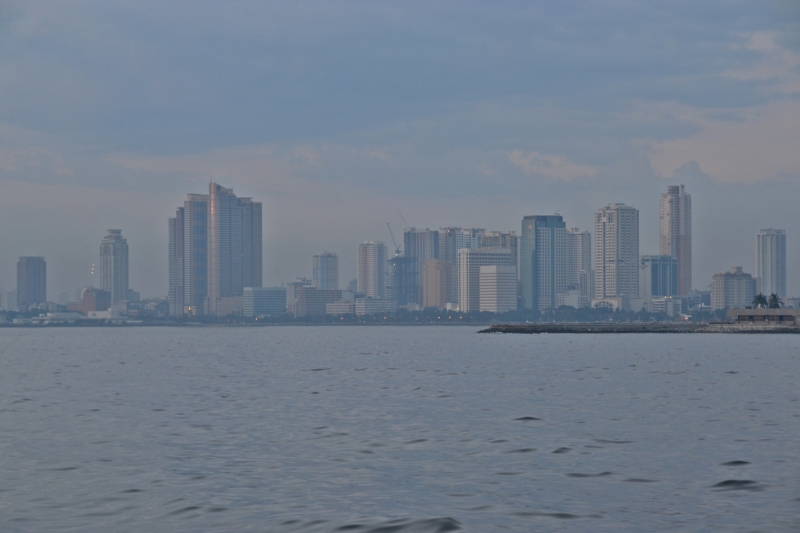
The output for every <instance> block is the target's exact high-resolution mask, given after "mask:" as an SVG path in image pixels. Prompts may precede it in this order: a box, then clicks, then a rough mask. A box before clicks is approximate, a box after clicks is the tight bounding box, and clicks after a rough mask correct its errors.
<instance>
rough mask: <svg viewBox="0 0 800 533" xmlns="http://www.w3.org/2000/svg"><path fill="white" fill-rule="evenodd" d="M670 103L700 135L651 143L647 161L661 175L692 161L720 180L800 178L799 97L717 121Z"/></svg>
mask: <svg viewBox="0 0 800 533" xmlns="http://www.w3.org/2000/svg"><path fill="white" fill-rule="evenodd" d="M670 107H672V110H673V112H674V113H675V114H676V115H679V116H680V117H681V119H682V120H686V121H689V122H692V123H693V124H695V125H696V126H697V128H698V133H696V134H695V135H693V136H691V137H688V138H681V139H673V140H668V141H664V142H657V143H653V144H652V146H651V152H650V156H649V159H650V163H651V164H652V166H653V168H654V169H655V170H656V172H658V173H659V174H661V175H662V176H669V175H671V174H672V173H673V171H674V170H675V169H677V168H679V167H680V166H681V165H683V164H684V163H687V162H689V161H696V162H697V163H698V164H699V166H700V168H702V169H703V171H705V172H706V173H708V174H709V175H711V177H712V178H713V179H714V180H715V181H718V182H720V183H757V182H761V181H765V180H772V179H775V178H781V179H791V180H797V181H800V150H798V149H797V139H800V101H798V100H782V101H774V102H771V103H769V104H767V105H763V106H759V107H757V108H753V109H747V110H741V111H738V112H737V115H738V116H739V117H741V120H739V121H730V120H718V119H715V118H712V117H709V116H708V114H706V113H704V112H703V111H702V110H696V109H692V108H689V107H686V106H670Z"/></svg>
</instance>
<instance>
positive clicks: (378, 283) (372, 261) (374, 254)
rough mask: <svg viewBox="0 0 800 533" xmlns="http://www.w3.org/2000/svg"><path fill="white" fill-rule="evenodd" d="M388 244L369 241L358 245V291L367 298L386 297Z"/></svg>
mask: <svg viewBox="0 0 800 533" xmlns="http://www.w3.org/2000/svg"><path fill="white" fill-rule="evenodd" d="M386 266H387V264H386V245H385V244H383V243H382V242H380V241H367V242H364V243H362V244H360V245H359V246H358V261H357V262H356V278H357V279H358V292H362V293H364V295H365V296H366V297H367V298H385V297H386V278H385V276H386Z"/></svg>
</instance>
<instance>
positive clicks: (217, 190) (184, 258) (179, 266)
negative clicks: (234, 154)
mask: <svg viewBox="0 0 800 533" xmlns="http://www.w3.org/2000/svg"><path fill="white" fill-rule="evenodd" d="M261 209H262V208H261V203H260V202H254V201H253V200H252V198H238V197H237V196H236V195H235V194H233V189H226V188H224V187H222V186H220V185H219V184H216V183H211V184H209V194H207V195H205V194H189V195H188V196H187V199H186V201H185V202H184V204H183V208H178V210H177V212H176V215H175V217H174V218H171V219H169V268H170V282H169V302H170V312H171V313H174V314H176V315H179V314H184V313H185V314H190V315H194V314H203V313H211V314H220V313H223V312H224V311H225V310H227V309H230V308H232V306H233V307H235V306H236V305H235V302H234V301H233V300H231V301H228V302H223V299H224V298H241V296H242V293H243V292H242V291H243V289H244V287H260V286H261V283H262V242H261V241H262V230H261V224H262V222H261V217H262V213H261ZM181 293H182V294H183V296H182V298H181V296H180V295H181ZM181 300H182V301H181ZM239 307H241V306H240V305H239Z"/></svg>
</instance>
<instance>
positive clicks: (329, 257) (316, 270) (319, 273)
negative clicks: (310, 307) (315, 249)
mask: <svg viewBox="0 0 800 533" xmlns="http://www.w3.org/2000/svg"><path fill="white" fill-rule="evenodd" d="M311 279H312V280H313V283H314V287H316V288H318V289H338V288H339V256H338V255H336V254H332V253H330V252H323V253H321V254H316V255H315V256H313V257H312V260H311Z"/></svg>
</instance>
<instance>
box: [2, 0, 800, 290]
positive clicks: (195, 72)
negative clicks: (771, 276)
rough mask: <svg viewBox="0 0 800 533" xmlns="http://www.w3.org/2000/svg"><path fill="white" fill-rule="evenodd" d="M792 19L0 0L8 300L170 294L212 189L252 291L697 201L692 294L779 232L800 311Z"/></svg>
mask: <svg viewBox="0 0 800 533" xmlns="http://www.w3.org/2000/svg"><path fill="white" fill-rule="evenodd" d="M798 30H800V2H797V1H795V0H763V1H760V2H752V1H747V2H745V1H737V0H725V1H718V0H708V1H704V2H697V1H696V0H693V1H684V0H674V1H671V2H652V1H651V2H644V1H636V0H625V1H623V0H620V1H613V0H608V1H602V2H600V1H588V2H586V1H574V2H572V1H570V2H513V1H510V2H502V3H489V2H475V1H458V2H456V1H433V2H432V1H430V0H427V1H413V0H411V1H403V2H366V1H338V0H326V1H319V2H317V1H304V0H297V1H294V2H263V1H248V0H230V1H227V2H217V1H203V0H192V1H180V0H177V1H172V2H162V1H149V0H136V1H128V0H119V1H116V2H101V1H99V0H83V1H82V0H75V1H70V2H64V1H61V0H54V1H47V0H43V1H40V2H27V1H16V0H4V1H3V2H0V288H4V289H6V290H9V289H14V287H15V283H16V281H15V280H16V277H15V276H16V261H17V258H18V256H23V255H42V256H44V257H45V258H46V260H47V268H48V281H47V282H48V294H49V297H50V299H53V300H55V299H56V298H57V296H58V294H59V293H61V292H62V291H63V292H67V293H68V294H69V295H70V296H73V295H74V293H75V289H77V288H79V287H81V286H83V285H87V284H89V283H92V282H94V283H95V284H97V283H99V280H98V279H97V276H95V278H94V279H93V278H92V275H91V266H92V264H93V263H98V257H99V246H100V240H101V239H102V238H103V236H104V234H105V230H106V229H107V228H119V229H122V233H123V235H124V236H125V237H126V238H127V239H128V245H129V249H130V286H131V287H132V288H134V289H136V290H139V291H140V292H141V293H142V296H143V297H164V296H166V293H167V219H168V218H169V217H170V216H174V212H175V208H176V207H178V206H179V205H182V203H183V200H184V198H185V196H186V194H187V193H190V192H192V193H204V192H207V189H208V183H209V181H210V180H212V179H213V180H214V181H217V182H219V183H221V184H222V185H224V186H226V187H231V188H233V189H234V192H235V193H236V194H237V195H239V196H251V197H253V198H254V199H255V200H257V201H261V202H263V204H264V285H267V286H269V285H278V284H280V282H281V280H282V281H284V282H286V281H288V280H290V279H292V278H294V277H297V276H310V274H311V257H312V255H313V254H315V253H320V252H323V251H330V252H335V253H337V254H338V255H339V258H340V259H339V261H340V284H342V285H344V284H346V282H347V281H348V280H349V279H352V278H354V277H355V258H356V250H357V247H358V244H359V243H360V242H363V241H365V240H373V239H374V240H383V241H384V242H386V243H387V246H388V247H389V248H390V249H392V244H391V237H390V235H389V231H388V229H387V222H388V223H389V224H390V225H391V227H392V229H393V230H394V232H395V237H399V236H400V235H401V234H402V229H403V227H404V226H405V223H404V222H403V221H402V220H401V218H400V216H401V215H402V217H403V218H404V219H405V220H406V221H408V224H410V225H412V226H416V227H418V228H425V227H429V228H431V229H437V228H439V227H443V226H462V227H482V228H486V229H490V230H506V231H507V230H515V231H517V232H518V233H519V232H520V224H521V219H522V217H523V216H525V215H537V214H552V213H559V214H561V215H562V216H564V219H565V221H566V222H567V225H568V226H569V227H579V228H582V229H590V230H591V225H592V223H593V215H594V212H595V210H597V209H598V208H600V207H602V206H605V205H608V204H609V203H617V202H620V203H626V204H629V205H632V206H634V207H636V208H637V209H639V212H640V251H641V253H643V254H652V253H658V203H659V195H660V193H662V192H665V191H666V188H667V186H668V185H676V184H685V186H686V190H687V192H689V193H690V194H691V195H692V204H693V205H692V209H693V213H692V215H693V240H694V246H693V255H694V272H693V277H694V284H695V288H696V289H700V290H703V289H705V288H707V286H708V285H709V284H710V282H711V276H712V275H713V274H714V273H717V272H722V271H726V270H728V269H730V268H731V267H732V266H737V265H741V266H743V267H744V269H745V271H746V272H751V273H754V268H755V258H754V256H755V234H756V232H757V231H758V230H760V229H762V228H780V229H786V232H787V255H788V264H787V271H788V290H789V294H790V295H800V268H798V267H799V266H800V244H798V243H800V231H797V229H796V228H800V206H798V203H799V201H800V31H798Z"/></svg>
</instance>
